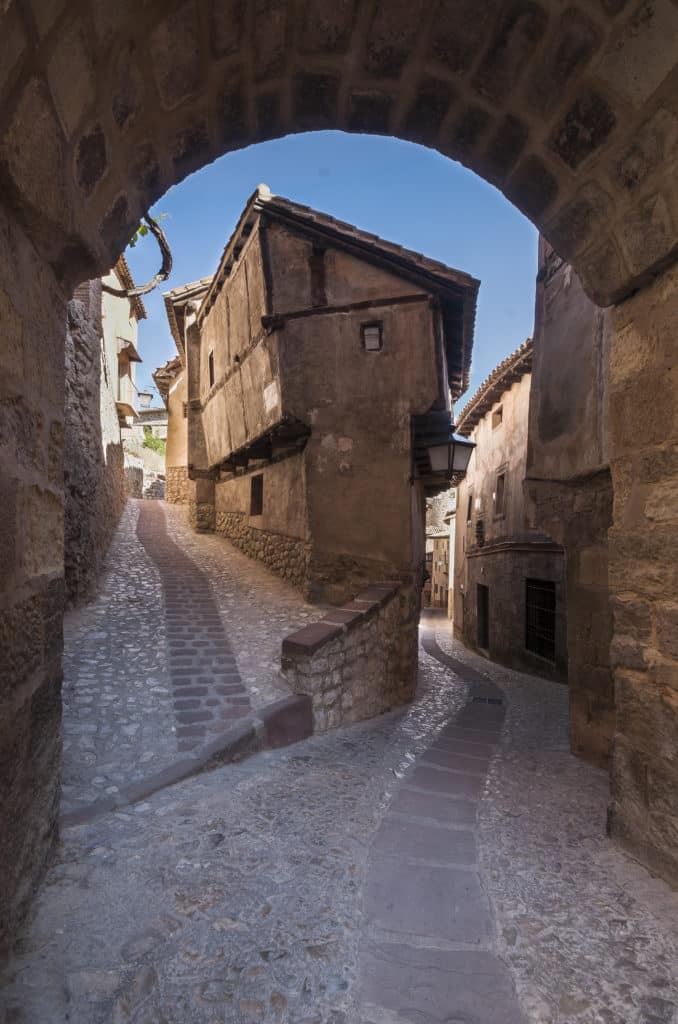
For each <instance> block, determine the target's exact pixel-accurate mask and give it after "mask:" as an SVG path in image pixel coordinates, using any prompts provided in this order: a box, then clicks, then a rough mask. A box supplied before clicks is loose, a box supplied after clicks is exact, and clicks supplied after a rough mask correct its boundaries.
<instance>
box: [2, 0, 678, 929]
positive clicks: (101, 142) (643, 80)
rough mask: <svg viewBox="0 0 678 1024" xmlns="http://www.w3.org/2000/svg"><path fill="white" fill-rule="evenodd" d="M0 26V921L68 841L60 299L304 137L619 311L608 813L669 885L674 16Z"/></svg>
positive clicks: (36, 6)
mask: <svg viewBox="0 0 678 1024" xmlns="http://www.w3.org/2000/svg"><path fill="white" fill-rule="evenodd" d="M3 10H4V13H3V14H2V15H1V18H2V22H1V24H2V32H0V40H1V41H0V187H1V192H0V196H1V206H0V325H2V332H3V335H4V337H3V339H2V359H3V368H4V371H5V372H4V379H3V384H2V390H3V395H2V410H3V413H2V415H3V420H2V422H3V431H4V436H3V440H5V442H6V444H5V445H4V449H3V453H2V456H1V461H0V488H1V490H2V495H3V510H4V514H5V517H6V523H7V526H6V531H5V543H4V545H3V552H2V563H3V568H4V570H5V571H4V573H3V577H4V593H3V594H2V598H1V601H2V612H3V623H4V624H3V627H2V632H1V639H2V643H3V645H4V657H3V666H2V667H3V670H4V673H5V676H6V679H5V681H4V682H3V687H4V689H3V692H2V701H3V721H2V725H1V726H0V729H1V730H2V733H1V738H0V757H2V759H3V762H2V763H3V765H5V768H4V774H5V782H6V785H7V787H8V790H7V796H6V799H3V807H4V808H6V810H5V812H4V813H5V814H6V815H7V817H6V819H5V821H4V822H3V829H2V833H3V840H4V849H3V851H2V856H1V857H0V861H1V862H2V863H3V864H4V865H7V869H6V876H5V877H3V885H2V886H1V887H0V888H1V889H2V891H3V892H6V893H9V892H11V893H12V895H11V897H10V898H9V900H8V905H7V907H6V908H5V907H3V908H2V910H3V911H4V910H5V909H6V910H7V912H8V913H7V915H4V914H3V916H6V919H7V920H9V921H10V923H11V921H12V920H14V919H15V915H16V913H17V912H18V911H20V909H21V907H23V906H25V905H26V903H27V901H28V899H29V897H30V893H31V891H32V889H33V887H34V885H35V884H36V882H37V880H38V879H39V877H40V874H41V871H42V869H43V866H44V863H45V858H46V856H47V853H48V851H49V848H50V845H51V842H52V838H53V836H54V834H55V819H56V802H57V797H58V782H57V776H58V758H59V754H58V723H59V680H60V636H61V625H60V624H61V605H62V591H63V587H62V540H61V536H62V481H61V474H62V469H61V449H62V434H63V340H64V330H65V328H64V324H65V301H66V297H67V296H68V294H69V292H70V290H71V288H72V286H73V285H74V284H75V283H76V282H78V281H80V280H83V279H85V278H87V277H93V276H95V275H96V274H98V273H100V272H102V271H103V270H105V269H108V268H109V267H110V266H111V265H112V264H113V262H114V260H115V257H116V256H117V255H118V253H119V252H120V251H121V249H122V248H123V246H124V245H125V243H126V241H127V240H128V238H129V237H130V235H131V233H132V231H133V229H134V227H135V225H136V223H137V222H138V220H139V218H140V216H141V214H142V213H144V212H145V211H146V210H147V209H148V207H149V206H150V205H151V204H152V203H153V201H154V200H156V199H157V198H158V197H159V196H160V195H161V194H162V193H163V192H164V191H165V190H166V189H167V188H168V187H169V186H170V185H172V184H174V183H176V182H178V181H180V180H181V179H182V178H184V177H185V176H186V175H187V174H189V173H191V172H192V171H194V170H196V169H197V168H198V167H200V166H202V165H204V164H206V163H207V162H209V161H210V160H213V159H214V158H215V157H217V156H218V155H220V154H222V153H224V152H227V151H228V150H232V149H236V148H238V147H241V146H244V145H247V144H249V143H251V142H255V141H258V140H263V139H268V138H273V137H276V136H280V135H284V134H286V133H289V132H292V131H299V130H309V129H318V128H341V129H346V130H349V131H358V132H360V131H365V132H367V131H369V132H373V133H374V132H376V133H383V134H389V135H395V136H400V137H402V138H407V139H412V140H414V141H417V142H419V143H422V144H423V145H426V146H430V147H434V148H436V149H438V150H440V151H441V152H442V153H444V154H446V155H447V156H450V157H452V158H455V159H459V160H461V161H462V162H463V163H465V164H466V165H467V166H469V167H470V168H472V169H473V170H475V171H476V172H477V173H478V174H480V175H481V176H482V177H484V178H486V179H487V180H488V181H490V182H492V183H493V184H495V185H497V186H498V187H499V188H500V189H501V190H502V191H503V192H504V194H505V195H506V196H507V197H508V198H509V199H510V200H511V201H512V202H514V203H515V204H516V205H517V206H518V207H519V208H520V209H521V210H523V211H524V212H525V213H526V215H527V216H528V217H529V218H530V219H531V220H532V221H533V222H534V223H535V224H536V225H537V227H539V229H540V230H541V231H542V232H543V234H544V235H545V236H546V238H548V239H549V240H550V241H551V243H552V244H553V245H554V247H555V249H556V250H557V251H558V252H559V253H560V254H561V256H563V257H564V258H566V259H568V260H569V261H570V262H571V263H572V264H573V265H574V267H575V268H576V270H577V272H578V274H579V275H580V277H581V280H582V282H583V284H584V287H585V289H586V290H587V292H588V294H589V295H590V296H591V298H592V299H594V301H596V302H597V303H598V304H600V305H610V304H614V303H617V304H619V305H618V308H617V310H616V311H615V314H614V320H615V336H614V339H613V357H612V361H611V363H612V369H611V387H610V409H609V431H610V449H611V451H612V478H613V485H614V489H615V513H614V525H613V528H612V531H611V539H612V543H611V569H610V578H611V585H612V590H613V593H614V594H615V595H616V626H615V629H616V637H615V641H614V642H613V656H614V659H615V665H616V677H617V691H618V723H617V739H616V746H615V749H616V754H615V762H614V769H613V797H614V804H613V815H612V822H613V827H614V828H615V830H616V831H617V833H618V834H619V835H620V836H622V837H623V838H624V839H625V841H627V842H629V843H630V844H631V845H633V846H634V848H635V849H637V850H639V851H640V852H641V853H642V854H643V856H645V857H646V859H648V860H650V861H651V862H652V863H654V864H656V865H657V866H658V867H659V868H660V869H661V870H662V871H663V872H664V873H665V874H666V875H667V876H671V877H676V876H678V864H677V863H676V860H675V848H676V842H675V839H676V836H675V817H674V816H675V814H676V795H675V794H676V792H677V791H678V786H677V785H676V783H677V782H678V767H677V766H676V762H675V749H676V736H678V682H677V675H678V672H677V660H678V646H677V645H676V639H675V638H676V633H677V632H678V606H677V605H676V604H675V603H674V600H673V599H672V596H671V595H675V593H676V592H677V591H678V586H677V584H678V578H677V577H676V572H677V570H676V565H677V564H678V558H677V557H676V555H678V544H677V537H678V522H677V521H676V516H675V504H676V503H675V492H676V480H677V477H678V463H677V459H676V441H675V439H676V435H677V434H678V411H677V408H676V405H677V403H676V391H675V386H674V384H673V381H672V378H671V373H675V370H674V369H672V367H673V366H674V363H675V358H674V357H675V345H676V341H675V338H676V335H677V334H678V322H677V321H678V311H677V308H676V307H677V305H678V277H677V275H676V271H675V268H674V269H671V266H672V264H673V262H674V259H675V257H676V255H677V254H678V244H677V232H676V225H677V224H678V190H677V188H676V181H678V174H677V173H676V171H677V169H678V168H677V164H678V99H677V97H678V67H676V60H675V55H676V52H677V48H676V39H677V37H678V7H676V4H675V3H673V2H672V0H645V2H642V3H639V2H637V0H633V2H629V0H599V2H598V3H596V4H587V5H580V6H574V5H571V6H569V7H567V8H565V9H563V6H562V5H561V4H560V3H559V2H558V0H541V2H536V0H515V2H512V3H510V4H506V3H502V2H501V0H488V2H487V3H484V4H482V5H478V4H477V3H470V2H469V0H440V2H438V3H431V2H427V0H414V2H413V0H409V2H401V0H333V2H329V0H308V2H303V0H297V2H293V0H223V2H219V0H183V2H180V3H171V4H168V3H165V2H162V0H149V2H148V3H146V4H143V5H140V4H139V3H133V2H132V0H120V2H119V3H117V4H109V3H105V2H104V0H82V2H80V3H78V4H69V3H67V2H66V0H9V2H8V3H5V5H4V6H3ZM442 212H443V213H444V211H442ZM672 849H673V853H671V850H672ZM3 871H5V869H4V868H3Z"/></svg>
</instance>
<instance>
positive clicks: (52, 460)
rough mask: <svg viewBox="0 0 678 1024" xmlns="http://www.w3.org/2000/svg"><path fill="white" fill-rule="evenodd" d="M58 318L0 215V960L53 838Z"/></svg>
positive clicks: (57, 689) (62, 309) (51, 291)
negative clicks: (0, 368)
mask: <svg viewBox="0 0 678 1024" xmlns="http://www.w3.org/2000/svg"><path fill="white" fill-rule="evenodd" d="M66 312H67V311H66V298H65V296H64V294H63V292H62V290H61V289H60V287H59V285H58V284H57V281H56V279H55V277H54V274H53V273H52V271H51V270H50V269H49V267H48V266H47V264H46V263H45V262H44V261H43V260H41V259H40V258H39V257H38V256H37V254H36V252H35V250H34V249H33V247H32V245H31V243H30V242H29V241H28V239H27V237H26V235H25V234H24V232H23V230H22V229H21V228H20V227H19V225H18V224H17V223H16V221H15V220H14V219H13V217H12V216H11V215H9V214H7V212H6V211H5V209H4V207H2V206H0V365H1V367H2V374H0V437H1V438H2V444H1V445H0V507H1V508H2V543H0V956H1V955H2V953H3V952H4V951H5V950H6V949H7V947H8V945H9V943H10V941H11V940H12V939H13V938H15V937H16V936H17V928H18V926H19V923H20V921H21V919H22V917H23V916H24V915H25V913H26V911H27V908H28V906H29V903H30V900H31V898H32V897H33V895H34V893H35V891H36V889H37V886H38V884H39V883H40V881H41V879H42V877H43V874H44V871H45V868H46V867H47V864H48V862H49V858H50V854H51V851H52V849H53V847H54V844H55V841H56V838H57V808H58V803H59V766H60V758H61V744H60V737H59V726H60V721H61V652H62V646H63V634H62V616H63V604H64V580H63V572H64V568H63V566H64V514H63V441H64V331H65V325H66Z"/></svg>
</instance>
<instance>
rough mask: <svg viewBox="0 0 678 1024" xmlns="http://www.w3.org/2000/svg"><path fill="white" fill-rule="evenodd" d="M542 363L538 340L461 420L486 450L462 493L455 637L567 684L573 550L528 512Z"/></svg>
mask: <svg viewBox="0 0 678 1024" xmlns="http://www.w3.org/2000/svg"><path fill="white" fill-rule="evenodd" d="M532 358H533V342H532V339H528V341H526V342H525V344H524V345H521V346H520V348H519V349H517V350H516V351H515V352H513V353H512V354H511V355H510V356H508V357H507V358H506V359H505V360H504V361H503V362H502V363H500V364H499V366H498V367H497V368H496V369H495V370H494V371H493V372H492V374H490V376H489V377H488V379H487V380H486V381H485V382H484V383H483V384H482V385H481V387H480V388H479V389H478V391H477V392H476V393H475V395H474V396H473V397H472V398H471V400H470V401H469V402H468V403H467V405H466V406H465V407H464V409H463V410H462V411H461V413H460V414H459V418H458V427H457V429H458V430H459V432H460V433H461V434H463V435H465V436H467V437H469V438H470V439H471V440H473V441H474V442H475V445H476V447H475V449H474V451H473V454H472V455H471V460H470V463H469V468H468V472H467V475H466V477H465V479H464V480H463V481H462V482H461V483H460V485H459V488H458V497H457V514H456V518H457V529H456V550H455V557H454V630H455V634H456V635H457V636H458V637H459V638H460V639H462V640H463V641H464V643H466V644H467V645H468V646H470V647H473V648H474V649H476V650H479V651H481V652H483V653H485V654H487V655H488V656H489V657H490V658H492V659H494V660H496V661H500V662H502V663H504V664H506V665H509V666H511V667H513V668H520V669H525V670H527V671H530V672H535V673H537V674H538V675H545V676H548V677H553V678H556V679H561V680H564V679H566V678H567V630H566V591H565V565H564V556H563V551H562V548H561V547H560V546H559V545H558V544H556V543H554V542H553V540H552V539H550V538H549V537H548V536H547V535H545V534H542V533H539V532H538V531H537V530H535V529H529V528H528V526H527V521H526V514H525V498H524V492H523V482H524V479H525V471H526V459H527V435H528V424H529V413H530V384H531V370H532Z"/></svg>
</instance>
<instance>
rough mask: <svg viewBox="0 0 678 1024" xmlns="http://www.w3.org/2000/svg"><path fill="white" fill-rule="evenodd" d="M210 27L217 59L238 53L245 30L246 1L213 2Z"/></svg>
mask: <svg viewBox="0 0 678 1024" xmlns="http://www.w3.org/2000/svg"><path fill="white" fill-rule="evenodd" d="M209 27H210V45H211V47H212V53H213V54H214V56H215V57H225V56H227V55H229V54H232V53H237V52H238V50H239V48H240V45H241V43H242V38H243V33H244V29H245V0H213V2H212V10H211V13H210V22H209Z"/></svg>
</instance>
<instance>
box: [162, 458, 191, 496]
mask: <svg viewBox="0 0 678 1024" xmlns="http://www.w3.org/2000/svg"><path fill="white" fill-rule="evenodd" d="M189 491H190V481H189V479H188V467H187V466H167V468H166V470H165V501H167V502H169V504H170V505H186V504H188V500H189Z"/></svg>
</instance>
